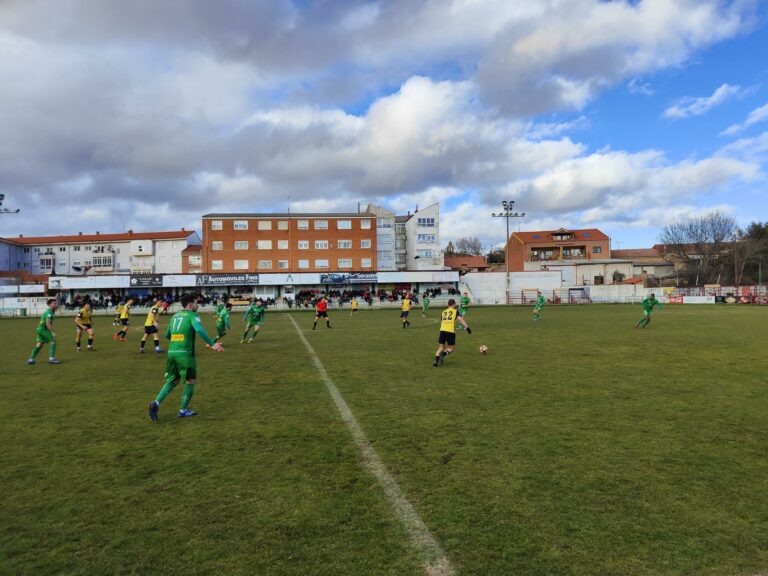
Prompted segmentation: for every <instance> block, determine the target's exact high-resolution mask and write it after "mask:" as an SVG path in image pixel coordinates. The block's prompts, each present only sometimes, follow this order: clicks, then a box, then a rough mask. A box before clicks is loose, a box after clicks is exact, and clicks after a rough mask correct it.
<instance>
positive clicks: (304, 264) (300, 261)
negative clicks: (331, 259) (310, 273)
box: [299, 260, 309, 270]
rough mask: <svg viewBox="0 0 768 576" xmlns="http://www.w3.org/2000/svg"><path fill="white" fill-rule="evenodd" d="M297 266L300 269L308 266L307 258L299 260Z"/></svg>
mask: <svg viewBox="0 0 768 576" xmlns="http://www.w3.org/2000/svg"><path fill="white" fill-rule="evenodd" d="M299 268H300V269H302V270H306V269H307V268H309V260H299Z"/></svg>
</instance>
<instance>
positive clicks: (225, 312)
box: [213, 302, 232, 342]
mask: <svg viewBox="0 0 768 576" xmlns="http://www.w3.org/2000/svg"><path fill="white" fill-rule="evenodd" d="M231 312H232V304H230V303H229V302H227V303H226V304H224V308H222V310H221V312H219V313H218V315H217V316H216V338H214V339H213V341H214V342H218V341H219V340H221V339H222V338H224V336H226V335H227V330H232V324H230V323H229V315H230V313H231Z"/></svg>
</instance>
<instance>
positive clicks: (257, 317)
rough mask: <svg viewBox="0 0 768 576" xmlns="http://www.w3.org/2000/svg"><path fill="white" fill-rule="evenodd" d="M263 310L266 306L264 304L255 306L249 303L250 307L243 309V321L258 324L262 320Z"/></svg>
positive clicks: (264, 310)
mask: <svg viewBox="0 0 768 576" xmlns="http://www.w3.org/2000/svg"><path fill="white" fill-rule="evenodd" d="M264 312H266V308H264V306H256V305H255V304H251V307H250V308H248V310H246V311H245V321H246V322H248V323H250V324H258V323H261V322H264Z"/></svg>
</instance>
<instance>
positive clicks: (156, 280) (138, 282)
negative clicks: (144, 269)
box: [131, 274, 163, 288]
mask: <svg viewBox="0 0 768 576" xmlns="http://www.w3.org/2000/svg"><path fill="white" fill-rule="evenodd" d="M162 285H163V277H162V276H161V275H159V274H137V275H131V288H155V287H160V286H162Z"/></svg>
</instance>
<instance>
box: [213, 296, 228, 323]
mask: <svg viewBox="0 0 768 576" xmlns="http://www.w3.org/2000/svg"><path fill="white" fill-rule="evenodd" d="M226 305H227V299H226V298H222V299H221V300H219V303H218V304H216V311H215V312H214V313H213V317H214V318H216V321H217V322H218V321H219V314H221V313H222V311H223V310H224V308H225V307H226Z"/></svg>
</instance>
